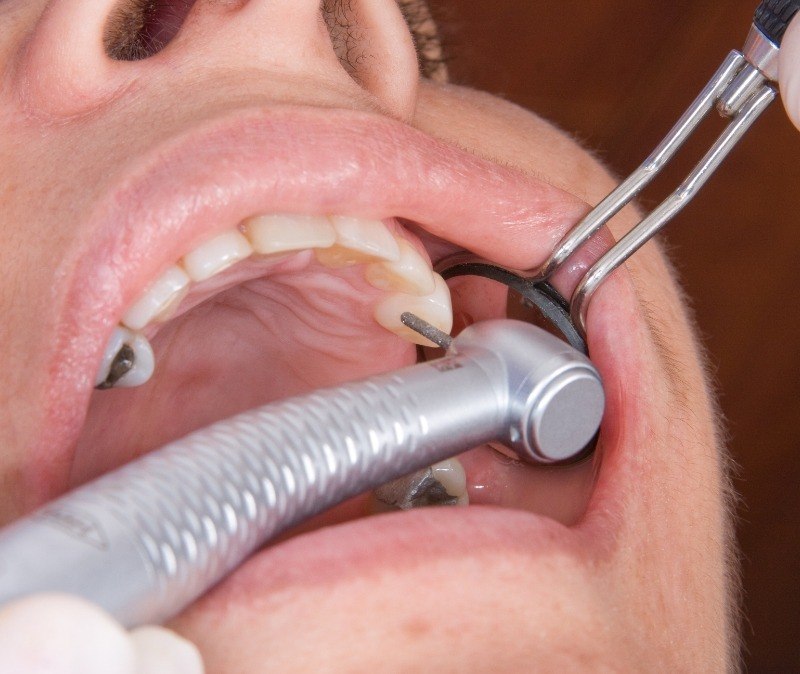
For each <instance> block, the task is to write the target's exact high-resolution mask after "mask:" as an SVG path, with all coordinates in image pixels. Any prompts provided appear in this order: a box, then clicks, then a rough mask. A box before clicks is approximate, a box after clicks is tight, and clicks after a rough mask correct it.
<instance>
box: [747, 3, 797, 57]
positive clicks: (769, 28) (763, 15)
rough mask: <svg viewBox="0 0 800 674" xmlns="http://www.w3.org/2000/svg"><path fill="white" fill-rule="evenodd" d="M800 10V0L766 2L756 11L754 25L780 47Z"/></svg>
mask: <svg viewBox="0 0 800 674" xmlns="http://www.w3.org/2000/svg"><path fill="white" fill-rule="evenodd" d="M798 10H800V0H764V1H763V2H762V3H761V4H760V5H759V6H758V9H757V10H756V15H755V19H754V20H753V23H754V24H755V25H756V28H758V29H759V30H760V31H761V32H762V33H764V35H765V36H766V37H767V38H769V39H770V41H772V42H773V43H774V44H775V45H776V46H778V47H780V46H781V42H782V41H783V34H784V33H785V32H786V29H787V28H788V26H789V22H790V21H791V20H792V19H793V18H794V15H795V14H797V12H798Z"/></svg>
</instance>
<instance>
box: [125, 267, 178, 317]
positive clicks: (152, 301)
mask: <svg viewBox="0 0 800 674" xmlns="http://www.w3.org/2000/svg"><path fill="white" fill-rule="evenodd" d="M189 283H190V279H189V276H188V275H187V274H186V272H185V271H183V269H181V268H180V267H178V266H177V265H172V266H171V267H170V268H169V269H167V271H165V272H164V273H163V274H162V275H161V276H160V277H159V278H158V279H157V280H156V281H155V282H154V283H153V284H152V285H151V286H150V287H149V288H148V289H147V290H146V291H145V292H144V293H143V294H142V296H141V297H140V298H139V299H138V300H137V301H136V303H135V304H134V305H133V306H132V307H131V308H130V309H128V312H127V313H126V314H125V316H123V317H122V323H123V325H126V326H127V327H129V328H131V330H141V329H142V328H143V327H145V326H146V325H147V324H148V323H151V322H153V321H158V320H162V319H166V318H168V317H169V314H170V312H171V311H172V310H173V309H174V308H176V307H177V305H178V304H180V301H181V300H182V299H183V298H184V297H185V296H186V293H187V292H189Z"/></svg>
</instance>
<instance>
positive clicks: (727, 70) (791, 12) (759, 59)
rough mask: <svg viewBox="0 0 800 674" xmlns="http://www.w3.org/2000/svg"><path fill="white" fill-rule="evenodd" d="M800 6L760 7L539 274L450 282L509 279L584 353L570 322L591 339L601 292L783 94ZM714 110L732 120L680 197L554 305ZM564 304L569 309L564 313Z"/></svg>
mask: <svg viewBox="0 0 800 674" xmlns="http://www.w3.org/2000/svg"><path fill="white" fill-rule="evenodd" d="M799 9H800V0H764V2H762V3H761V5H759V7H758V9H757V10H756V13H755V18H754V21H753V25H752V26H751V28H750V33H749V35H748V37H747V40H746V42H745V45H744V49H743V50H742V52H739V51H735V50H734V51H732V52H731V53H730V54H729V55H728V57H727V58H726V59H725V61H724V62H723V64H722V66H720V68H719V70H717V72H716V73H715V75H714V76H713V77H712V78H711V81H710V82H709V83H708V84H707V85H706V87H705V88H704V89H703V91H702V92H701V93H700V95H699V96H698V97H697V98H696V99H695V101H694V102H693V103H692V105H691V106H690V107H689V109H688V110H687V111H686V112H685V113H684V114H683V116H682V117H681V118H680V120H679V121H678V123H677V124H676V125H675V126H674V127H673V128H672V130H671V131H670V132H669V133H668V134H667V136H666V137H665V138H664V140H663V141H662V142H661V144H659V145H658V147H657V148H656V149H655V150H654V151H653V153H652V154H651V155H650V156H649V157H648V158H647V159H646V160H645V161H644V163H643V164H642V165H641V166H640V167H639V168H638V169H636V170H635V171H634V172H633V173H632V174H631V175H630V176H629V177H628V178H627V179H626V180H625V181H624V182H623V183H622V184H621V185H620V186H619V187H618V188H617V189H615V190H614V191H613V192H612V193H611V194H609V195H608V196H607V197H606V198H605V199H604V200H603V201H602V202H601V203H600V204H599V205H598V206H597V207H596V208H594V209H593V210H592V211H591V212H590V213H589V214H588V215H587V216H586V217H585V218H584V219H583V220H582V221H581V222H580V223H578V225H576V226H575V227H574V228H573V229H572V230H571V231H570V232H568V233H567V235H566V236H565V237H564V238H563V239H562V240H561V241H560V242H559V244H558V245H557V246H556V248H555V250H554V252H553V253H552V254H551V255H550V257H549V258H548V259H547V260H546V261H545V262H544V264H542V265H541V266H540V267H539V268H538V269H534V270H529V271H527V272H516V271H510V270H504V271H505V272H506V273H507V275H508V276H507V278H506V279H504V278H502V275H501V274H499V273H498V270H502V268H501V267H499V266H498V265H494V264H492V263H489V262H486V261H484V260H479V259H477V258H473V259H471V260H464V259H463V258H461V259H457V260H455V261H451V260H445V261H444V262H443V263H442V264H441V265H440V266H439V268H438V271H439V272H440V273H441V274H442V275H443V276H444V277H445V278H448V277H453V276H460V275H478V276H484V277H487V278H492V279H493V280H498V281H501V282H503V283H506V285H511V284H509V283H508V279H512V280H513V283H514V284H516V285H517V286H519V285H520V284H525V286H526V289H527V291H526V293H524V296H525V299H526V301H529V302H531V303H533V304H536V306H539V308H540V309H541V310H542V313H544V314H545V317H547V318H549V316H548V312H551V311H552V310H553V309H555V310H556V312H557V313H558V314H559V316H558V319H557V321H552V319H551V322H553V323H554V325H555V327H556V328H557V329H558V330H559V331H561V332H562V334H564V336H565V338H566V339H569V341H570V342H571V343H573V345H574V346H575V347H576V348H580V342H578V341H576V338H575V337H574V336H573V335H572V334H571V333H570V331H569V329H566V330H565V329H564V328H563V327H562V326H563V324H564V322H565V321H567V322H571V324H572V325H573V326H574V328H575V330H576V331H577V333H579V336H580V338H581V339H585V338H586V317H587V314H588V311H589V303H590V302H591V300H592V297H593V296H594V294H595V292H596V291H597V289H598V287H599V286H600V285H601V284H602V283H603V281H605V280H606V279H607V278H608V277H609V276H610V275H611V273H612V272H613V271H614V270H616V269H617V268H618V267H619V266H620V265H622V264H623V263H624V262H625V261H626V260H627V259H628V258H629V257H631V256H632V255H633V254H634V253H635V252H636V251H638V250H639V249H640V248H641V247H642V246H643V245H644V244H645V243H647V242H648V241H649V240H650V239H652V238H653V237H654V236H655V235H656V234H658V233H659V232H660V231H661V230H662V229H663V227H664V226H665V225H666V224H667V223H668V222H669V221H670V220H671V219H672V218H673V217H674V216H675V215H676V214H677V213H679V212H680V211H681V210H682V209H683V208H684V207H685V206H686V205H687V204H688V203H689V201H691V199H692V198H693V197H694V196H695V195H696V194H697V192H698V191H699V190H700V188H702V187H703V185H705V183H706V182H707V181H708V179H709V178H710V177H711V175H712V174H713V173H714V171H715V170H716V169H717V168H718V167H719V165H720V164H721V163H722V161H723V160H724V159H725V157H727V155H728V154H729V153H730V151H731V150H732V149H733V147H734V146H735V145H736V144H737V142H738V141H739V140H740V139H741V138H742V136H743V135H744V134H745V132H746V131H747V130H748V129H749V128H750V127H751V126H752V124H753V123H754V122H755V121H756V119H758V117H759V116H760V115H761V113H763V112H764V110H766V109H767V108H768V107H769V105H770V103H772V101H773V100H774V99H775V97H776V96H777V90H776V88H775V87H774V86H773V84H772V83H774V82H777V79H778V52H779V50H780V45H781V42H782V40H783V35H784V33H785V32H786V28H787V27H788V25H789V22H790V21H791V20H792V18H793V17H794V16H795V14H796V13H797V11H798V10H799ZM714 108H716V109H717V111H718V112H719V113H720V114H721V115H722V116H724V117H728V118H730V119H731V122H730V124H729V125H728V126H727V127H726V129H725V130H724V131H723V133H722V134H721V135H720V136H719V138H718V139H717V141H716V142H715V143H714V144H713V145H712V147H711V149H710V150H709V151H708V152H707V153H706V155H705V156H704V157H703V159H701V160H700V163H698V164H697V166H696V167H695V168H694V170H693V171H692V172H691V173H690V174H689V175H688V177H687V178H686V179H685V180H684V182H683V183H682V184H681V185H680V187H678V189H677V190H675V192H673V193H672V194H671V195H670V196H669V197H667V198H666V199H665V200H664V201H663V202H662V203H661V204H660V205H659V206H658V207H657V208H656V209H655V210H653V212H652V213H650V215H648V216H647V217H646V218H644V219H643V220H642V221H641V222H640V223H639V224H638V225H636V226H635V227H634V228H633V229H632V230H631V231H630V232H628V234H626V235H625V236H624V237H623V238H622V239H620V241H619V242H617V244H616V245H614V246H613V247H612V248H611V249H610V250H609V251H608V252H606V253H605V254H604V255H603V256H602V257H601V258H600V259H599V260H598V261H597V262H596V263H595V264H594V265H593V266H592V267H591V268H590V269H589V270H588V271H587V272H586V274H585V275H584V276H583V278H582V279H581V281H580V282H579V283H578V285H577V287H576V288H575V290H574V292H573V294H572V298H571V299H570V301H569V304H567V303H566V302H565V301H564V300H563V299H562V300H561V302H562V303H563V304H561V303H558V302H556V304H555V305H554V304H553V302H552V300H553V298H554V297H556V298H560V296H559V295H558V293H556V292H555V291H554V290H553V289H552V288H551V287H550V286H548V285H546V284H545V283H544V282H545V281H546V280H547V279H548V278H550V277H551V276H552V275H553V274H554V273H555V272H556V270H558V269H559V268H560V267H561V265H562V264H564V262H566V261H567V259H569V258H570V257H571V256H572V254H573V253H575V251H576V250H578V248H580V247H581V246H582V245H583V244H584V243H586V241H588V240H589V238H591V237H592V236H593V235H594V234H595V233H596V232H597V231H598V230H599V229H600V228H601V227H602V226H603V225H605V224H606V223H607V222H608V221H609V220H610V219H611V218H612V217H613V216H614V215H616V214H617V213H619V212H620V211H621V210H622V209H623V208H624V207H625V206H626V205H628V204H629V203H630V202H631V201H632V200H633V199H634V198H635V197H636V196H637V195H638V194H639V193H640V192H641V191H642V189H644V188H645V187H646V186H647V185H648V184H649V183H650V182H651V181H652V180H653V178H655V177H656V176H657V175H658V173H659V172H660V171H661V170H662V169H663V168H664V166H665V165H666V164H667V163H668V162H669V161H670V160H671V159H672V158H673V156H674V155H675V153H676V152H677V151H678V149H680V147H681V146H682V145H683V144H684V143H685V142H686V140H687V139H688V138H689V136H690V135H691V134H692V133H693V132H694V130H695V129H696V128H697V126H698V125H699V124H700V122H701V121H702V120H703V119H704V118H705V117H706V116H707V115H708V114H709V113H710V112H711V111H712V110H713V109H714ZM537 284H543V285H544V287H545V292H544V293H543V294H538V295H537V294H536V293H535V292H534V289H535V287H536V286H537ZM512 287H513V286H512ZM554 293H555V295H554ZM540 299H543V304H540V303H539V302H540ZM559 306H561V307H562V310H561V311H559ZM567 335H569V337H568V336H567ZM584 352H585V349H584Z"/></svg>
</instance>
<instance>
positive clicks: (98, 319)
mask: <svg viewBox="0 0 800 674" xmlns="http://www.w3.org/2000/svg"><path fill="white" fill-rule="evenodd" d="M584 210H585V204H584V203H583V202H581V201H580V200H578V199H577V198H575V197H572V196H571V195H569V194H567V193H566V192H563V191H561V190H559V189H557V188H555V187H552V186H550V185H548V184H547V183H545V182H543V181H541V180H537V179H535V178H532V177H530V176H527V175H526V174H524V173H523V172H522V171H517V170H514V169H511V168H505V167H501V166H499V165H497V164H495V163H493V162H490V161H488V160H484V159H481V158H479V157H476V156H474V155H472V154H469V153H468V152H465V151H463V150H460V149H458V148H456V147H454V146H452V145H449V144H446V143H443V142H440V141H437V140H435V139H433V138H432V137H431V136H428V135H426V134H424V133H422V132H420V131H417V130H415V129H413V128H411V127H409V126H406V125H404V124H402V123H399V122H395V121H392V120H389V119H387V118H384V117H379V116H376V115H372V114H366V113H356V112H352V111H344V110H331V109H328V110H320V109H309V108H299V107H294V106H285V107H277V108H274V107H273V108H269V109H265V108H253V109H244V110H239V111H237V112H235V113H234V114H231V115H228V116H225V117H223V118H218V119H216V120H214V121H212V122H206V123H204V124H202V125H200V126H198V127H196V128H193V129H191V130H190V131H188V132H186V133H184V134H181V135H180V136H179V137H177V138H173V139H172V140H171V141H169V142H168V143H166V144H163V145H160V146H158V147H156V148H155V149H154V150H152V151H150V152H148V153H147V154H146V155H144V156H143V157H140V158H138V159H136V160H135V161H134V163H133V164H132V166H131V167H130V168H129V169H128V170H127V172H126V173H125V174H124V175H123V178H122V179H121V180H120V181H118V182H117V183H116V184H115V186H114V187H113V188H112V189H111V190H109V191H108V192H107V193H106V194H105V196H104V197H103V198H102V199H101V200H100V201H99V202H98V203H97V204H96V206H95V207H94V208H93V210H92V213H91V215H90V217H89V220H88V222H87V223H85V227H86V231H87V232H88V233H90V236H89V237H88V240H89V243H88V244H87V245H86V246H85V247H84V249H82V250H80V251H78V252H77V253H76V258H75V260H74V261H73V262H74V264H72V265H70V266H71V267H72V271H71V272H70V275H69V277H68V278H67V281H66V283H67V288H68V290H67V292H66V295H65V301H64V303H63V305H62V306H61V307H60V310H61V314H60V317H59V321H58V329H57V331H56V335H57V339H56V343H55V344H54V348H53V352H52V354H51V358H52V360H51V367H50V381H51V387H50V390H49V395H48V399H47V401H46V406H47V407H46V414H47V417H46V418H47V419H49V420H50V422H49V424H48V425H47V426H46V427H45V428H44V429H43V430H42V432H41V434H40V436H39V439H38V442H37V443H36V444H35V445H34V447H33V448H32V451H31V453H30V455H29V459H30V460H29V462H28V464H27V465H28V466H29V469H28V471H27V474H26V475H25V476H24V478H25V480H26V482H27V485H28V493H29V494H30V495H31V499H32V501H33V503H31V504H29V505H38V504H39V503H42V502H44V501H46V500H48V499H50V498H52V497H53V496H55V495H57V494H58V493H59V492H61V491H63V489H64V488H65V486H66V479H67V475H68V473H69V463H70V460H71V456H70V455H71V448H72V447H73V445H74V441H75V439H76V437H77V435H78V433H79V431H80V428H81V426H82V423H83V418H84V415H85V412H86V409H87V406H88V399H89V396H90V394H91V391H92V384H93V380H94V375H95V369H96V367H97V363H98V362H99V359H100V353H101V351H102V349H103V348H104V346H105V340H106V339H107V336H108V333H109V331H110V330H111V328H112V327H113V325H115V324H116V322H117V320H118V318H119V316H120V315H121V314H122V312H123V311H124V310H125V309H126V308H127V306H128V305H129V304H130V303H131V302H132V301H133V300H134V299H135V297H136V295H137V293H138V292H139V291H141V289H142V288H143V287H144V286H145V284H146V283H147V282H148V281H149V280H150V279H152V278H153V277H154V276H155V274H156V273H158V271H159V270H160V269H162V268H163V267H164V266H165V264H168V263H170V262H174V261H175V260H176V259H178V258H179V257H181V255H182V254H184V253H185V252H186V251H187V250H189V249H190V248H191V246H192V244H193V243H197V242H199V241H201V240H202V239H204V238H207V237H208V236H210V235H212V234H213V233H215V232H217V231H220V230H222V229H225V228H229V227H231V226H234V225H235V224H237V223H238V222H240V221H241V220H243V219H245V218H247V217H249V216H252V215H255V214H259V213H281V212H287V213H292V212H297V213H339V214H348V215H356V216H364V217H375V218H386V217H392V216H396V217H402V218H406V219H408V220H412V221H415V222H418V223H420V224H422V225H423V226H424V228H425V229H426V230H427V231H429V232H431V233H432V234H435V235H437V236H440V237H442V238H444V239H447V240H449V241H450V242H452V243H454V244H456V245H459V246H461V247H463V248H467V249H470V250H472V251H473V252H476V253H478V254H480V255H483V256H485V257H488V258H490V259H492V260H494V261H496V262H498V263H501V264H506V265H508V266H510V267H513V268H529V267H532V266H534V265H535V264H537V263H539V262H541V261H542V260H543V259H544V257H545V256H546V255H547V253H548V252H549V251H550V250H551V249H552V247H553V245H554V243H555V242H556V241H557V240H558V238H559V237H560V235H561V234H562V233H563V231H564V230H565V228H566V227H567V226H569V225H571V224H572V223H574V222H575V221H576V219H577V218H578V217H579V216H580V215H581V214H582V213H583V212H584ZM523 235H524V236H523ZM510 239H513V240H514V241H515V242H521V243H522V245H513V246H509V243H508V242H509V240H510ZM34 466H35V467H36V468H35V470H34V468H33V467H34Z"/></svg>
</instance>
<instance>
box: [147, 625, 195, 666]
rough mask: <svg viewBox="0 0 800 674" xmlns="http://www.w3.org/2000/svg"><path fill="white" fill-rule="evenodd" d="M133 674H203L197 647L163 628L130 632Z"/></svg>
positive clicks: (148, 628) (149, 628)
mask: <svg viewBox="0 0 800 674" xmlns="http://www.w3.org/2000/svg"><path fill="white" fill-rule="evenodd" d="M131 641H132V642H133V647H134V649H135V651H136V674H203V671H204V668H203V661H202V660H201V658H200V653H199V652H198V650H197V647H196V646H195V645H194V644H192V643H191V642H189V641H187V640H186V639H183V638H182V637H179V636H178V635H177V634H175V633H174V632H171V631H170V630H168V629H165V628H163V627H150V626H148V627H139V628H138V629H135V630H133V632H131Z"/></svg>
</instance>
